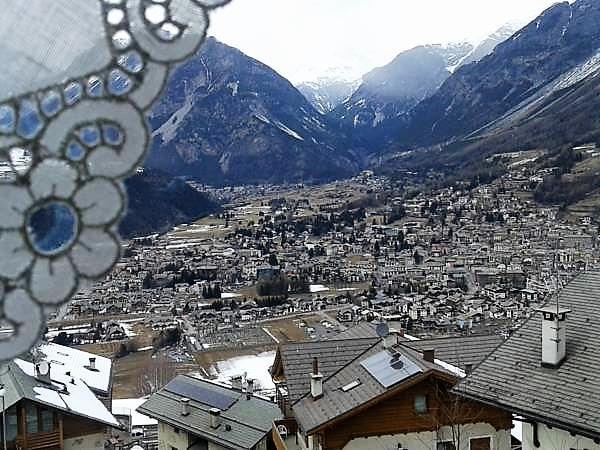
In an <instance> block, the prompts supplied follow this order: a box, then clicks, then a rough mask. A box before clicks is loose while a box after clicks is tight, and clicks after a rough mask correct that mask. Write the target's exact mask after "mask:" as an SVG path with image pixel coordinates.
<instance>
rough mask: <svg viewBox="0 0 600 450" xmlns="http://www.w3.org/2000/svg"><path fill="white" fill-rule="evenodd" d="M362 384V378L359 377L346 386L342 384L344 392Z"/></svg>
mask: <svg viewBox="0 0 600 450" xmlns="http://www.w3.org/2000/svg"><path fill="white" fill-rule="evenodd" d="M360 385H361V382H360V380H358V379H357V380H354V381H353V382H351V383H348V384H347V385H345V386H342V391H343V392H348V391H351V390H352V389H354V388H355V387H358V386H360Z"/></svg>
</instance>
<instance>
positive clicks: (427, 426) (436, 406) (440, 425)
mask: <svg viewBox="0 0 600 450" xmlns="http://www.w3.org/2000/svg"><path fill="white" fill-rule="evenodd" d="M417 395H420V396H425V397H426V399H427V412H426V413H422V414H421V413H417V412H416V411H415V406H414V399H415V397H416V396H417ZM479 423H481V424H488V425H487V426H488V427H489V429H490V430H506V434H507V435H508V432H509V430H510V429H511V427H512V417H511V415H510V413H508V412H505V411H501V410H499V409H496V408H492V407H489V406H486V405H483V404H480V403H476V402H472V401H469V400H466V399H462V398H460V397H456V396H455V395H453V394H451V393H449V392H448V385H446V384H445V383H443V382H440V381H438V380H434V379H426V380H424V381H422V382H420V383H418V384H416V385H414V386H412V387H410V388H408V389H406V390H404V391H402V392H400V393H399V394H398V395H394V396H391V397H389V398H387V399H385V400H383V401H381V402H379V403H377V404H376V405H374V406H372V407H370V408H367V409H366V410H363V411H362V412H360V413H358V414H356V415H354V416H352V417H349V418H348V419H346V420H344V421H343V422H341V423H337V424H333V425H332V426H330V427H328V428H327V429H325V430H324V431H323V447H324V448H325V449H327V450H340V449H342V448H344V447H345V446H346V445H347V444H348V443H349V442H350V441H352V440H356V439H360V438H368V437H377V436H398V435H402V434H404V435H416V434H418V433H431V432H437V430H439V429H444V427H447V426H450V425H454V426H455V427H456V426H458V424H463V425H461V429H464V430H468V429H469V428H468V427H469V426H472V424H479ZM494 434H495V432H494ZM488 435H492V433H485V434H483V435H482V436H488ZM431 441H432V440H431V439H429V438H428V439H426V442H428V443H429V442H431ZM401 443H402V444H404V443H403V442H401ZM405 447H406V446H405ZM394 448H396V446H394ZM408 448H410V449H411V450H412V448H411V447H410V446H408ZM507 448H510V446H509V447H507ZM498 450H504V449H503V448H499V449H498Z"/></svg>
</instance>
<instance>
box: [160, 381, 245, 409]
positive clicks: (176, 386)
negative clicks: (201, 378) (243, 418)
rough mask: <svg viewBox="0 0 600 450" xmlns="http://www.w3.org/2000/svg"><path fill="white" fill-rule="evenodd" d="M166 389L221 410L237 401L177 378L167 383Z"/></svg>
mask: <svg viewBox="0 0 600 450" xmlns="http://www.w3.org/2000/svg"><path fill="white" fill-rule="evenodd" d="M165 390H166V391H168V392H171V393H173V394H177V395H181V396H183V397H186V398H189V399H190V400H194V401H197V402H199V403H203V404H205V405H207V406H210V407H211V408H219V409H220V410H221V411H225V410H227V409H229V408H230V407H231V405H233V404H234V403H235V398H233V397H230V396H228V395H225V394H221V393H220V392H215V391H213V390H211V389H207V388H204V387H202V386H197V385H194V384H191V383H186V382H185V381H183V380H179V379H177V378H176V379H174V380H172V381H171V382H170V383H169V384H167V385H166V386H165Z"/></svg>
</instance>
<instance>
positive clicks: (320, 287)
mask: <svg viewBox="0 0 600 450" xmlns="http://www.w3.org/2000/svg"><path fill="white" fill-rule="evenodd" d="M309 289H310V292H311V294H315V293H317V292H327V291H329V288H328V287H327V286H323V285H322V284H311V285H310V286H309Z"/></svg>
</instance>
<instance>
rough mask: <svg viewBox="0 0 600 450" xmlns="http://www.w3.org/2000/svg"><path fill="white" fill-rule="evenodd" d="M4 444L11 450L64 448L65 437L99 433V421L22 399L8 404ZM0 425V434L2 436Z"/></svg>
mask: <svg viewBox="0 0 600 450" xmlns="http://www.w3.org/2000/svg"><path fill="white" fill-rule="evenodd" d="M5 417H6V424H7V447H8V449H11V450H16V449H17V448H19V449H21V450H38V449H44V450H63V449H64V442H65V440H66V439H71V438H77V437H82V436H87V435H91V434H97V433H102V432H103V431H104V430H105V429H106V427H105V426H104V425H102V424H100V423H98V422H94V421H92V420H88V419H84V418H82V417H77V416H73V415H70V414H65V413H62V412H61V411H57V410H55V409H53V408H51V407H49V406H45V405H41V404H38V403H34V402H29V401H21V402H19V403H18V404H16V405H15V406H13V407H11V408H8V409H7V411H6V414H5ZM1 433H2V431H1V427H0V436H1Z"/></svg>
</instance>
